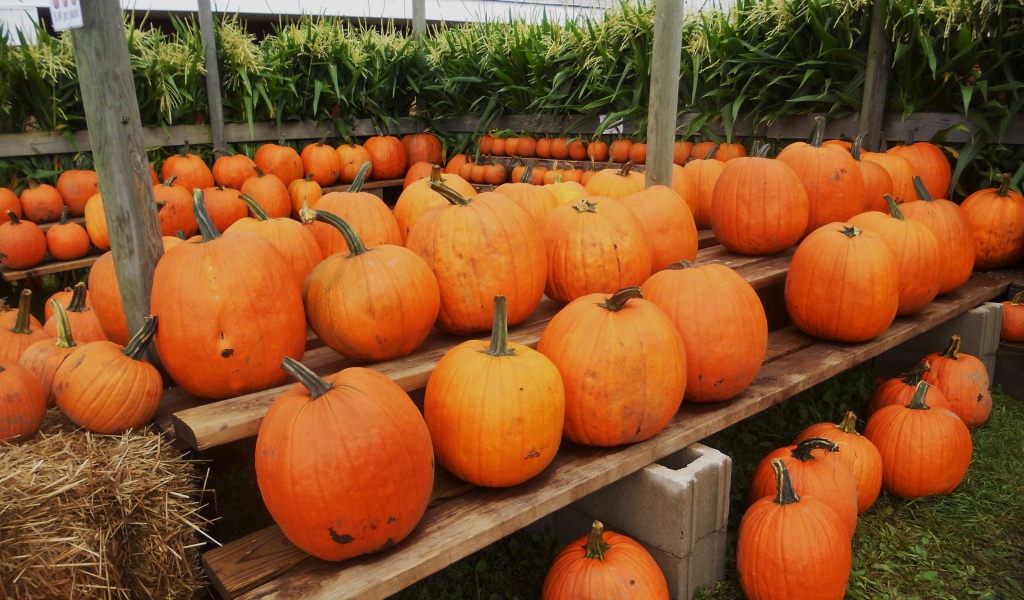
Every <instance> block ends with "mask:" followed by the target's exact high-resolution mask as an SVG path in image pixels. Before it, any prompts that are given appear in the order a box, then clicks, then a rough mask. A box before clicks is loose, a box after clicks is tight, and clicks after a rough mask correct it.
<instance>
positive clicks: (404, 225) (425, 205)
mask: <svg viewBox="0 0 1024 600" xmlns="http://www.w3.org/2000/svg"><path fill="white" fill-rule="evenodd" d="M431 182H437V183H443V184H445V185H446V186H448V187H450V188H452V189H453V190H455V191H456V192H458V193H460V194H462V195H463V196H465V197H469V196H473V195H475V194H476V188H475V187H473V184H471V183H469V182H468V181H466V180H465V179H463V178H462V177H461V176H459V175H457V174H454V173H445V174H443V175H442V173H441V169H440V168H438V167H436V165H435V167H434V168H432V169H431V170H430V178H429V179H426V180H424V179H421V180H419V181H414V182H413V183H411V184H409V187H407V188H405V189H404V190H402V193H401V195H399V196H398V201H397V202H395V210H394V215H395V220H396V221H398V229H399V231H400V232H401V234H402V243H403V244H408V242H409V232H411V231H412V228H413V226H414V225H416V222H417V221H419V220H420V217H422V216H423V214H424V213H426V212H427V211H428V210H429V209H431V208H433V207H435V206H445V205H446V204H448V201H447V200H445V199H444V196H442V195H441V194H439V193H437V192H436V191H434V190H433V189H432V188H431V187H430V184H431Z"/></svg>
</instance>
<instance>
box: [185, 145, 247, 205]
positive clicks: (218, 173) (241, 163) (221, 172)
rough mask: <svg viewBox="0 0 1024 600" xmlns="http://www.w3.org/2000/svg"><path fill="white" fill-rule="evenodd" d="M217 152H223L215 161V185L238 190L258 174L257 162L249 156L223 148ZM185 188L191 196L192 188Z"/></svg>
mask: <svg viewBox="0 0 1024 600" xmlns="http://www.w3.org/2000/svg"><path fill="white" fill-rule="evenodd" d="M217 152H223V153H222V154H221V155H220V156H218V157H217V160H215V161H213V182H214V184H215V185H218V186H221V187H226V188H233V189H236V190H237V189H239V188H241V187H242V184H243V183H245V180H246V179H249V178H250V177H254V176H255V175H256V171H255V169H254V168H255V167H256V162H255V161H253V159H251V158H249V157H248V156H246V155H244V154H235V153H228V152H226V151H223V150H217ZM211 187H212V186H211ZM185 189H186V191H188V193H189V194H190V197H191V194H192V190H190V189H188V188H185Z"/></svg>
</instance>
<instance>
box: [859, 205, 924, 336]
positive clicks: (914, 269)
mask: <svg viewBox="0 0 1024 600" xmlns="http://www.w3.org/2000/svg"><path fill="white" fill-rule="evenodd" d="M885 200H886V202H888V203H889V214H890V215H891V216H886V215H885V214H884V213H880V212H875V211H871V212H866V213H861V214H859V215H857V216H855V217H854V218H852V219H850V224H851V225H853V226H854V227H859V228H861V229H863V230H864V231H873V232H875V233H877V234H878V235H880V236H882V239H883V240H885V242H886V243H887V244H889V248H890V249H891V250H892V253H893V256H894V257H895V258H896V266H897V268H898V269H899V282H900V296H899V298H900V299H899V307H898V308H897V309H896V314H897V315H901V316H902V315H912V314H915V313H919V312H921V311H922V310H924V308H925V307H926V306H928V303H930V302H931V301H932V300H933V299H934V298H935V296H936V294H938V293H939V284H940V281H939V272H940V271H941V270H942V269H943V260H942V249H941V247H940V246H939V240H938V239H937V238H936V237H935V234H934V233H932V230H931V229H929V228H928V226H927V225H925V224H924V223H920V222H918V221H908V220H907V219H905V218H904V216H903V212H902V211H901V210H900V207H899V205H897V204H896V201H895V200H894V199H893V197H892V196H890V195H888V194H886V195H885Z"/></svg>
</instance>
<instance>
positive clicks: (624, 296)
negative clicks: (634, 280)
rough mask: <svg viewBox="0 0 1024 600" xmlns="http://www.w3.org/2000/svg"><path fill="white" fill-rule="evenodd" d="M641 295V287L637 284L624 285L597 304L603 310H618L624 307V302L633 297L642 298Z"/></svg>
mask: <svg viewBox="0 0 1024 600" xmlns="http://www.w3.org/2000/svg"><path fill="white" fill-rule="evenodd" d="M643 297H644V291H643V290H642V289H640V286H638V285H631V286H629V287H624V288H622V289H621V290H619V291H617V292H615V293H614V294H612V295H611V296H609V297H608V299H607V300H605V301H604V303H603V304H598V306H600V307H601V308H603V309H605V310H610V311H612V312H618V311H620V310H622V309H623V308H625V306H626V302H628V301H630V300H632V299H633V298H643Z"/></svg>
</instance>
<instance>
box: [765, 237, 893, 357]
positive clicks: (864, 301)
mask: <svg viewBox="0 0 1024 600" xmlns="http://www.w3.org/2000/svg"><path fill="white" fill-rule="evenodd" d="M785 298H786V310H787V311H788V312H789V316H790V318H791V319H792V320H793V323H795V324H796V326H797V327H799V328H800V330H801V331H803V332H804V333H806V334H808V335H812V336H814V337H819V338H823V339H826V340H832V341H837V342H863V341H866V340H870V339H872V338H874V337H876V336H878V335H879V334H881V333H882V332H883V331H885V330H886V328H888V327H889V325H890V324H891V323H892V321H893V319H894V318H895V317H896V309H897V308H898V307H899V267H898V266H897V264H896V258H895V257H894V256H893V254H892V250H890V249H889V246H888V244H886V242H885V240H883V239H882V238H881V236H879V235H878V234H877V233H872V232H870V231H861V230H860V229H858V228H856V227H854V226H853V225H849V224H846V223H829V224H828V225H823V226H822V227H819V228H818V229H815V230H814V231H813V232H811V234H810V235H809V236H807V237H806V238H804V240H803V241H802V242H800V245H799V246H798V247H797V249H796V252H795V253H794V254H793V259H792V260H791V261H790V266H789V272H788V273H787V274H786V287H785Z"/></svg>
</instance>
